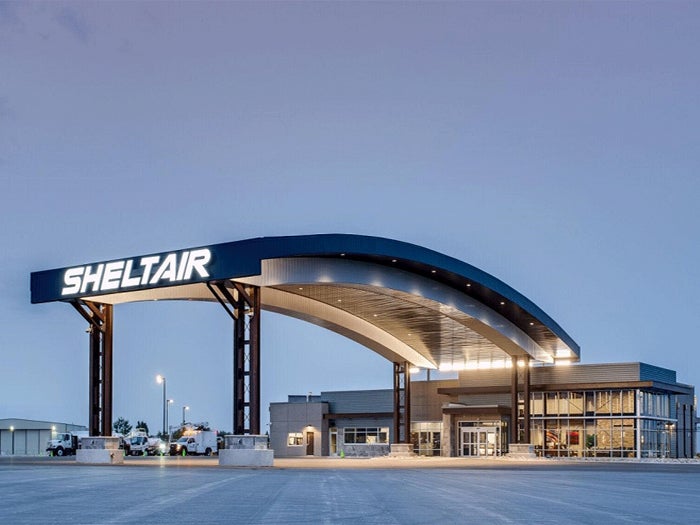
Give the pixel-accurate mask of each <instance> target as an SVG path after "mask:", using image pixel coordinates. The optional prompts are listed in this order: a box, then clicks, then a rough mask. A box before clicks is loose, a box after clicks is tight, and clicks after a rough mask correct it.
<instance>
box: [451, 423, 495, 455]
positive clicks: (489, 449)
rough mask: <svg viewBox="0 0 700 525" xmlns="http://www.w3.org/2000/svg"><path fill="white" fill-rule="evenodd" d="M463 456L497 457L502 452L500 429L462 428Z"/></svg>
mask: <svg viewBox="0 0 700 525" xmlns="http://www.w3.org/2000/svg"><path fill="white" fill-rule="evenodd" d="M461 430H462V432H461V441H462V443H461V445H462V456H471V457H481V456H495V455H497V454H498V451H499V450H500V448H501V447H500V443H499V435H498V429H497V428H494V427H462V429H461Z"/></svg>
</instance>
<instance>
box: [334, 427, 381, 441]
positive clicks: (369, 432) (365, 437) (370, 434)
mask: <svg viewBox="0 0 700 525" xmlns="http://www.w3.org/2000/svg"><path fill="white" fill-rule="evenodd" d="M344 436H345V437H344V438H343V442H344V443H345V444H346V445H350V444H362V445H372V444H375V443H388V442H389V429H388V428H377V427H370V428H346V429H345V432H344Z"/></svg>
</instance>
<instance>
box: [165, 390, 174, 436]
mask: <svg viewBox="0 0 700 525" xmlns="http://www.w3.org/2000/svg"><path fill="white" fill-rule="evenodd" d="M174 402H175V400H174V399H168V409H167V411H166V414H165V416H166V417H165V425H166V426H167V427H168V442H170V405H172V404H173V403H174Z"/></svg>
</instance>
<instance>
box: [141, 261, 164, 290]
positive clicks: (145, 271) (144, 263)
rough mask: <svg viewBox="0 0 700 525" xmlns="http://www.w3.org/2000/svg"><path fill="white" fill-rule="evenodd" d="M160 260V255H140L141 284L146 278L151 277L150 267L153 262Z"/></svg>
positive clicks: (144, 282)
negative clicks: (141, 267)
mask: <svg viewBox="0 0 700 525" xmlns="http://www.w3.org/2000/svg"><path fill="white" fill-rule="evenodd" d="M158 261H160V256H158V255H154V256H153V257H142V258H141V266H143V277H141V284H146V283H147V282H148V279H149V278H150V277H151V269H152V268H153V265H154V264H157V263H158Z"/></svg>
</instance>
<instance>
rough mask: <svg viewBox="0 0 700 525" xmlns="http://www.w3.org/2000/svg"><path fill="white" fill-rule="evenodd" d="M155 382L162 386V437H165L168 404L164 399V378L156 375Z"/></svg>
mask: <svg viewBox="0 0 700 525" xmlns="http://www.w3.org/2000/svg"><path fill="white" fill-rule="evenodd" d="M156 382H157V383H158V384H162V385H163V436H165V433H166V432H167V430H166V428H167V424H168V421H167V419H168V415H167V410H168V408H167V406H168V404H167V401H166V397H165V376H162V375H160V374H158V375H157V376H156Z"/></svg>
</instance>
